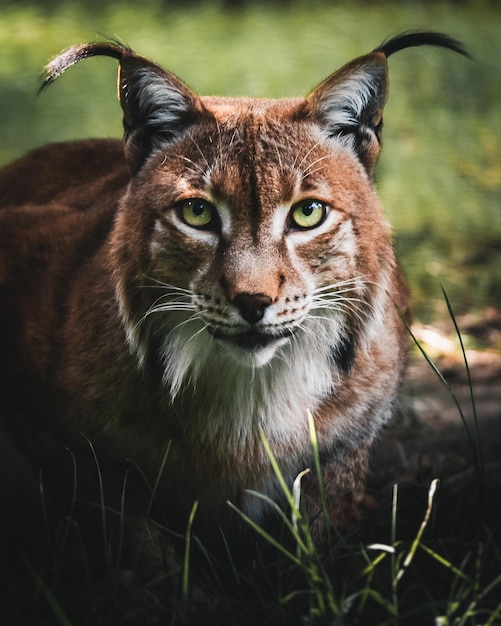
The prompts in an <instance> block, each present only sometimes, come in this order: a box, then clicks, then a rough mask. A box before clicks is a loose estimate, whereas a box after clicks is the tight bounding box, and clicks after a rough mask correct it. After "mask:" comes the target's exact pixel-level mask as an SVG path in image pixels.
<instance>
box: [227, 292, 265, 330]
mask: <svg viewBox="0 0 501 626" xmlns="http://www.w3.org/2000/svg"><path fill="white" fill-rule="evenodd" d="M233 304H234V305H235V306H236V307H237V308H238V310H239V311H240V315H241V316H242V317H243V318H244V320H245V321H246V322H249V324H256V323H257V322H259V320H262V319H263V316H264V311H265V309H266V307H268V306H270V304H271V298H270V296H267V295H266V294H264V293H239V294H238V295H236V296H235V297H234V298H233Z"/></svg>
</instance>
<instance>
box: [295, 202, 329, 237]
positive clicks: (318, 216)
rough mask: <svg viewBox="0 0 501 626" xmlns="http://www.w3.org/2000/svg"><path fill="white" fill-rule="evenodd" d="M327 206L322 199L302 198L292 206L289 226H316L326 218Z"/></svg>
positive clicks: (302, 228) (296, 227) (302, 227)
mask: <svg viewBox="0 0 501 626" xmlns="http://www.w3.org/2000/svg"><path fill="white" fill-rule="evenodd" d="M326 215H327V206H326V205H325V204H324V203H323V202H320V200H302V201H301V202H298V203H297V204H295V205H294V206H293V207H292V210H291V212H290V216H289V227H290V228H292V229H299V230H307V229H309V228H316V227H317V226H319V225H320V224H321V223H322V222H323V221H324V219H325V217H326Z"/></svg>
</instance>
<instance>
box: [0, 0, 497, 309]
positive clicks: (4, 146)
mask: <svg viewBox="0 0 501 626" xmlns="http://www.w3.org/2000/svg"><path fill="white" fill-rule="evenodd" d="M412 28H415V29H433V30H440V31H444V32H447V33H448V34H450V35H452V36H455V37H457V38H459V39H461V40H462V41H463V42H464V43H465V45H466V46H467V48H468V49H469V50H470V52H471V54H472V55H473V57H474V59H473V60H471V61H469V60H465V59H464V58H462V57H460V56H458V55H454V54H452V53H450V52H448V51H444V50H438V49H430V48H422V49H413V50H407V51H404V52H401V53H399V54H398V55H395V56H394V57H391V59H390V61H389V65H390V81H391V90H390V97H389V101H388V104H387V107H386V112H385V132H384V142H385V147H384V150H383V154H382V156H381V159H380V163H379V165H378V169H377V184H378V188H379V191H380V196H381V198H382V201H383V204H384V206H385V208H386V211H387V214H388V217H389V220H390V221H391V222H392V224H393V226H394V233H395V245H396V248H397V251H398V254H399V257H400V259H401V262H402V265H403V266H404V268H405V270H406V272H407V274H408V278H409V282H410V285H411V289H412V291H413V297H414V301H415V308H416V311H417V315H418V316H419V317H421V318H422V319H426V318H432V317H436V316H437V315H441V314H442V313H443V310H442V309H443V307H444V304H443V298H442V294H441V289H440V286H441V285H443V286H444V288H445V289H446V291H447V292H448V294H449V297H450V300H451V302H452V304H453V306H454V309H455V311H456V312H457V313H461V312H463V311H465V310H468V309H471V308H475V307H483V306H486V305H496V306H501V112H500V108H499V103H500V102H501V73H500V69H499V59H500V58H501V11H500V4H499V2H487V1H483V2H482V0H478V1H474V0H471V1H470V2H467V1H463V2H460V3H458V2H448V3H447V2H424V1H418V0H415V1H413V0H407V1H401V2H390V1H388V0H387V1H382V2H378V3H377V4H376V3H374V2H370V1H369V0H367V1H366V2H362V1H359V2H348V1H347V0H346V1H345V2H338V3H336V2H332V1H331V2H329V1H328V0H310V1H307V0H303V1H301V0H294V1H292V0H288V1H287V0H281V1H280V0H275V1H271V2H267V3H266V2H251V1H250V0H248V1H245V0H225V1H224V0H221V2H210V1H209V0H206V1H205V2H203V1H200V0H199V1H196V0H191V1H188V2H186V1H185V2H180V1H173V2H169V0H142V2H141V3H138V2H137V1H133V0H130V1H121V2H119V1H112V2H103V1H102V0H87V1H86V2H85V3H83V2H76V1H73V2H72V1H71V0H70V1H67V0H65V1H64V2H63V1H58V0H49V1H45V2H40V0H39V1H38V2H37V1H36V0H33V1H32V2H14V1H13V0H12V1H11V2H4V7H3V9H2V15H1V17H0V113H1V123H0V164H3V163H6V162H8V161H9V160H11V159H13V158H16V157H18V156H20V155H21V154H23V153H24V152H25V151H26V150H28V149H30V148H32V147H34V146H38V145H41V144H44V143H47V142H50V141H61V140H68V139H79V138H85V137H93V136H99V137H118V136H120V134H121V112H120V108H119V105H118V103H117V100H116V93H115V92H116V71H117V67H116V63H115V62H114V61H112V60H110V59H92V60H89V61H88V62H86V63H82V64H80V65H79V66H78V67H75V68H73V69H71V70H70V71H69V72H68V73H67V74H66V75H65V76H64V77H63V78H61V79H60V80H58V81H57V82H56V84H55V85H54V86H52V87H51V88H50V89H49V90H48V91H47V92H45V93H44V94H43V95H42V96H40V97H37V96H36V92H37V89H38V86H39V82H40V71H41V68H42V67H43V65H44V64H45V63H46V61H47V60H48V59H49V58H50V57H51V56H53V55H54V54H56V53H58V52H59V51H60V50H61V49H63V48H65V47H67V46H69V45H72V44H74V43H79V42H82V41H90V40H96V39H102V38H106V37H111V38H119V39H121V40H123V41H125V42H126V43H127V44H129V45H130V46H131V47H132V48H133V49H134V50H136V51H137V52H139V53H141V54H143V55H144V56H147V57H149V58H151V59H153V60H154V61H156V62H157V63H159V64H161V65H163V66H164V67H167V68H168V69H170V70H172V71H174V72H175V73H176V74H178V75H179V76H181V77H182V78H183V80H185V81H186V82H187V83H188V84H189V85H190V86H192V87H193V88H195V89H196V90H197V91H199V92H200V93H204V94H212V93H218V94H224V95H248V96H273V97H280V96H289V95H302V94H306V93H307V92H308V91H309V90H310V89H311V88H312V87H314V86H315V85H316V84H317V83H319V82H320V81H321V80H323V79H324V78H325V77H326V76H328V75H329V74H330V73H332V72H333V71H335V70H336V69H337V68H338V67H339V66H340V65H342V64H343V63H345V62H347V61H349V60H351V59H352V58H354V57H356V56H359V55H361V54H364V53H366V52H368V51H370V50H372V49H373V48H374V47H375V46H377V45H378V44H379V43H380V42H381V41H382V40H383V39H385V38H386V37H388V36H390V35H392V34H395V33H396V32H399V31H401V30H407V29H412Z"/></svg>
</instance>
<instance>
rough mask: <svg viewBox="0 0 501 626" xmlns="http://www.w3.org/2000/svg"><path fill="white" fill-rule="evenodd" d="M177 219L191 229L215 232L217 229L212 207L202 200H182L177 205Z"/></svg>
mask: <svg viewBox="0 0 501 626" xmlns="http://www.w3.org/2000/svg"><path fill="white" fill-rule="evenodd" d="M178 213H179V217H180V218H181V219H182V220H183V222H184V223H185V224H188V226H191V227H192V228H200V229H202V230H215V229H216V227H217V212H216V209H215V208H214V206H213V205H212V204H211V203H210V202H208V201H207V200H203V199H202V198H190V199H189V200H183V201H182V202H180V203H179V205H178Z"/></svg>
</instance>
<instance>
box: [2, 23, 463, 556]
mask: <svg viewBox="0 0 501 626" xmlns="http://www.w3.org/2000/svg"><path fill="white" fill-rule="evenodd" d="M418 45H432V46H441V47H443V48H449V49H451V50H453V51H455V52H459V53H461V54H464V50H463V48H462V46H461V44H459V43H458V42H457V41H455V40H453V39H451V38H449V37H448V36H446V35H443V34H439V33H430V32H418V33H406V34H403V35H400V36H397V37H395V38H393V39H390V40H388V41H386V42H385V43H383V44H382V45H381V46H379V47H378V48H376V49H375V50H374V51H373V52H370V53H369V54H366V55H364V56H361V57H359V58H357V59H355V60H353V61H351V62H349V63H348V64H347V65H345V66H344V67H342V68H341V69H340V70H338V71H337V72H335V73H334V74H332V75H331V76H329V77H328V78H327V79H326V80H325V81H324V82H322V83H321V84H320V85H319V86H318V87H317V88H315V89H314V90H313V91H312V92H311V93H310V94H309V95H308V96H306V97H298V98H291V99H279V100H267V99H251V98H226V97H225V98H223V97H203V96H199V95H197V94H195V93H194V92H193V91H192V90H191V89H189V88H188V87H187V86H186V85H185V84H184V83H183V82H182V81H181V80H180V79H179V78H177V77H176V76H174V75H173V74H172V73H170V72H167V71H165V70H163V69H162V68H161V67H159V66H158V65H156V64H154V63H152V62H151V61H149V60H147V59H145V58H143V57H141V56H139V55H137V54H136V53H135V52H133V51H132V50H130V49H129V48H127V47H125V46H123V45H118V44H115V43H111V42H104V43H90V44H83V45H77V46H74V47H72V48H70V49H69V50H66V51H65V52H63V53H62V54H60V55H59V56H57V57H56V58H54V59H53V60H52V61H51V62H50V63H49V64H48V66H47V67H46V75H45V82H44V85H43V87H47V86H48V85H49V84H50V83H52V82H53V81H54V80H55V79H56V78H58V77H59V76H60V75H61V74H62V73H63V72H64V71H65V70H66V69H68V68H69V67H70V66H72V65H73V64H75V63H77V62H78V61H81V60H84V59H87V58H89V57H93V56H98V55H104V56H108V57H113V58H114V59H116V60H118V62H119V80H118V91H119V100H120V104H121V108H122V110H123V125H124V138H123V141H115V140H89V141H75V142H69V143H64V144H53V145H49V146H47V147H44V148H40V149H38V150H35V151H33V152H31V153H29V154H28V155H27V156H25V157H24V158H22V159H20V160H18V161H16V162H14V163H12V164H11V165H8V166H7V167H5V168H4V169H3V170H2V171H1V172H0V335H1V338H0V341H1V346H2V359H1V365H0V368H1V372H0V387H1V394H0V398H1V400H0V402H1V405H0V406H1V416H0V417H1V431H0V435H1V437H0V445H1V447H2V455H1V456H2V464H3V467H4V469H3V471H2V474H5V472H6V471H8V472H10V474H11V475H12V472H13V468H15V474H16V476H17V477H18V481H17V482H16V484H10V482H9V481H5V482H6V483H8V484H6V485H4V484H3V482H2V488H3V489H5V492H4V493H3V494H2V495H3V499H4V501H9V502H14V501H15V502H16V504H15V505H13V509H12V510H13V511H16V512H19V513H20V517H22V516H23V515H24V513H23V512H25V511H27V510H30V511H32V510H34V509H36V505H35V502H38V500H37V493H38V489H39V480H40V478H39V477H40V476H41V477H42V481H43V487H44V494H45V495H46V497H47V503H48V504H47V503H46V506H53V507H54V510H55V511H57V512H58V513H59V514H60V515H63V516H64V515H66V514H67V513H68V511H69V510H70V507H71V510H72V512H73V513H75V514H77V512H78V511H77V509H78V508H79V507H75V506H73V504H74V503H75V502H77V503H80V504H79V506H80V505H81V508H85V504H81V503H87V504H88V505H89V508H92V506H93V504H94V503H96V502H99V501H100V500H99V498H100V494H102V491H100V489H101V487H100V486H99V485H97V483H96V465H98V466H99V468H100V479H101V480H102V481H103V482H104V487H102V489H104V493H105V494H106V498H107V505H108V506H109V508H110V510H111V509H113V510H121V509H120V507H121V506H122V504H123V500H125V503H126V506H127V507H128V509H127V512H128V514H129V515H130V518H131V519H135V520H136V521H137V524H139V523H140V520H141V519H142V516H144V515H146V514H148V515H151V516H152V517H153V516H154V515H155V514H156V513H155V511H157V509H156V508H155V507H152V506H151V498H152V487H151V486H152V485H154V496H155V503H158V510H160V509H161V511H162V516H160V517H158V521H159V522H160V523H161V524H162V525H164V526H168V527H169V528H171V529H173V530H175V531H178V532H180V533H181V534H182V533H183V532H184V529H185V527H186V521H187V518H188V516H189V514H190V511H191V510H192V506H193V503H194V502H195V501H198V503H199V508H198V512H197V516H196V518H195V525H194V527H193V533H194V534H196V535H197V536H198V537H199V538H200V540H201V541H202V542H203V543H204V544H206V545H207V546H209V547H210V548H213V549H217V547H218V545H219V543H220V541H221V539H220V538H221V535H222V534H224V536H225V538H226V539H225V541H227V542H228V543H229V544H230V545H231V542H232V541H234V545H237V546H239V545H241V544H242V537H246V536H247V534H248V533H249V531H250V529H249V528H247V527H246V526H245V524H244V523H243V522H242V521H241V520H240V517H239V516H238V515H237V514H236V513H235V511H234V510H233V509H232V508H230V507H229V506H228V504H227V502H228V501H230V502H231V503H233V504H234V505H235V506H236V507H238V508H239V509H241V510H242V511H243V512H245V513H246V514H247V515H249V516H251V518H252V519H253V520H254V521H256V522H257V523H259V524H262V525H266V524H270V525H271V524H273V510H272V508H271V507H267V506H265V505H264V504H263V502H262V501H261V500H259V499H257V498H256V497H255V496H253V495H251V494H249V493H248V490H254V491H258V492H260V493H262V494H266V495H268V496H270V497H271V498H273V499H275V500H276V502H277V503H278V504H279V505H284V506H285V504H284V503H283V501H282V500H283V498H282V497H281V495H282V494H281V493H280V489H279V488H278V483H277V480H276V477H275V475H274V473H273V471H272V468H271V465H270V460H269V457H268V455H267V453H266V451H265V448H264V446H263V437H264V438H265V439H266V440H267V442H268V443H269V446H270V448H271V450H272V453H273V455H274V456H275V457H276V459H277V461H278V464H279V466H280V467H281V469H282V471H283V473H284V475H285V477H286V479H287V480H288V481H289V483H291V484H292V482H293V481H294V479H295V478H296V476H297V475H298V474H299V473H300V472H302V471H303V470H304V469H305V468H312V469H313V467H314V466H313V465H312V452H311V442H310V435H309V429H308V419H307V415H308V412H311V415H312V416H313V423H314V427H315V429H316V434H317V438H318V445H319V452H320V458H321V460H322V476H321V477H318V476H316V475H315V473H314V472H313V471H312V472H310V474H309V475H308V476H306V477H305V478H304V479H303V488H302V503H303V506H304V507H305V510H306V512H307V513H308V514H309V515H310V518H311V520H312V524H314V531H315V536H316V537H318V540H319V541H322V537H323V534H324V531H325V519H323V518H322V522H321V521H320V517H318V516H317V513H318V511H319V510H320V508H321V504H320V501H319V496H318V479H319V478H321V480H323V482H324V484H325V491H326V494H327V506H328V513H329V517H330V523H331V524H332V525H333V526H334V527H335V528H336V529H337V530H339V531H340V532H343V531H345V530H349V529H351V528H353V527H354V526H356V524H357V522H358V521H359V519H360V516H361V514H362V511H363V506H364V483H365V480H366V476H367V471H368V456H369V452H370V447H371V444H372V442H373V441H374V438H375V437H376V436H377V435H378V433H379V432H380V430H381V428H382V426H383V425H384V424H385V423H387V422H388V420H390V418H391V416H392V412H393V409H394V404H395V398H396V395H397V392H398V389H399V383H400V380H401V377H402V373H403V370H404V366H405V361H406V353H407V343H408V341H407V336H406V335H407V333H406V329H405V324H404V323H403V321H402V317H403V318H406V317H407V315H408V310H409V303H408V300H409V298H408V292H407V289H406V287H405V283H404V281H403V279H402V274H401V271H400V269H399V268H398V266H397V263H396V261H395V256H394V252H393V249H392V244H391V237H390V227H389V225H388V224H387V222H386V220H385V218H384V216H383V213H382V211H381V207H380V205H379V202H378V199H377V197H376V192H375V187H374V184H373V180H372V175H373V170H374V167H375V165H376V161H377V158H378V154H379V151H380V147H381V131H382V114H383V107H384V104H385V101H386V97H387V90H388V78H387V57H388V56H389V55H391V54H393V53H395V52H397V51H399V50H401V49H404V48H407V47H411V46H418ZM55 89H57V86H56V87H55ZM89 106H91V101H90V100H89ZM54 123H56V120H55V122H54ZM134 472H135V473H134ZM126 473H127V477H128V478H127V489H126V494H125V497H124V496H123V493H124V489H125V487H124V484H125V482H124V480H125V479H124V476H125V474H126ZM133 474H134V476H135V478H133ZM136 474H137V475H136ZM75 476H77V478H78V480H76V481H75ZM147 485H149V488H147ZM98 487H99V488H98ZM75 489H76V490H77V493H76V494H75V492H74V490H75ZM31 497H32V499H30V498H31ZM27 517H28V516H25V519H26V518H27ZM243 543H245V541H244V542H243Z"/></svg>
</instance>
